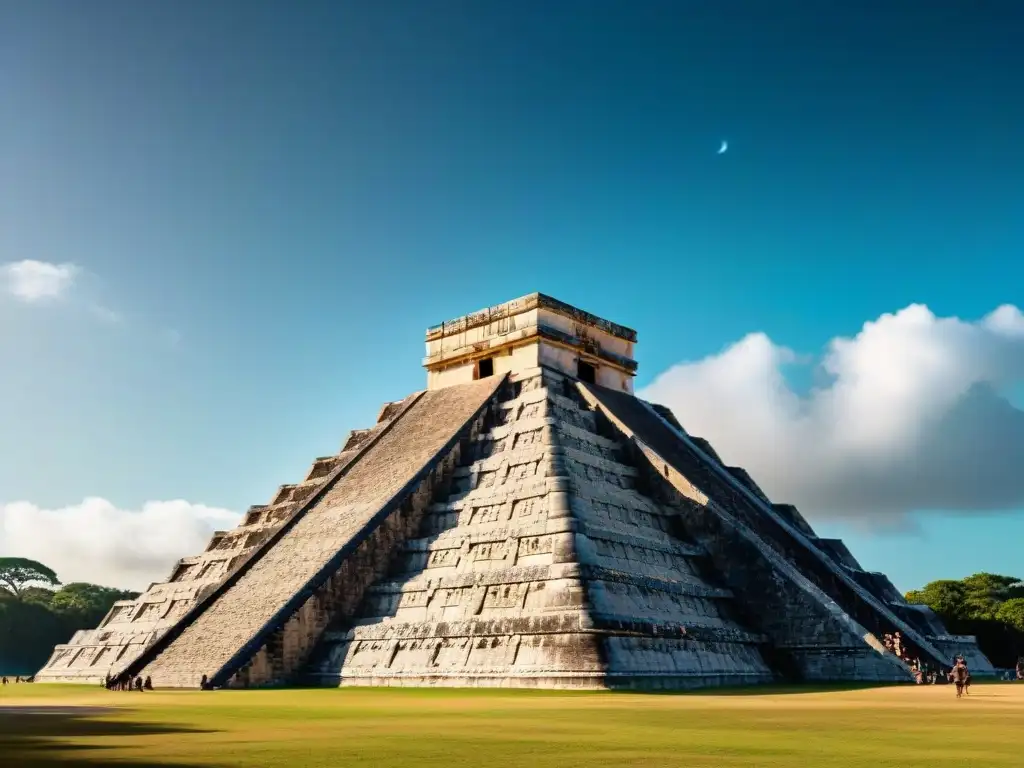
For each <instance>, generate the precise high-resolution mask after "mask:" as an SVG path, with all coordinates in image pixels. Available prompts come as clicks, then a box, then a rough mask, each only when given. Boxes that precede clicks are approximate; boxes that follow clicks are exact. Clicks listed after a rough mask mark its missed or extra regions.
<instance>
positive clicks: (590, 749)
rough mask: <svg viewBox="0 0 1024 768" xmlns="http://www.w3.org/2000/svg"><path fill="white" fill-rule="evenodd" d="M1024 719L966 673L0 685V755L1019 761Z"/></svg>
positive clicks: (638, 762)
mask: <svg viewBox="0 0 1024 768" xmlns="http://www.w3.org/2000/svg"><path fill="white" fill-rule="evenodd" d="M43 707H54V708H59V709H56V710H53V711H51V712H50V713H46V714H44V713H40V712H38V711H37V710H38V709H41V708H43ZM74 707H92V708H94V709H91V710H90V709H81V710H74V709H73V708H74ZM97 707H111V708H112V709H109V710H97V709H95V708H97ZM5 708H6V709H5ZM29 708H32V710H31V711H30V709H29ZM1022 729H1024V684H1008V683H1003V684H999V683H992V684H987V685H975V686H973V687H972V689H971V696H970V697H968V698H964V699H963V700H960V701H957V700H956V698H955V695H954V691H953V688H952V686H948V685H942V686H921V687H916V686H899V687H886V688H874V689H845V690H843V689H837V690H831V691H822V690H811V689H800V688H791V689H748V690H745V691H729V692H724V693H723V692H712V693H699V694H683V695H641V694H620V693H559V692H535V691H475V690H415V689H405V690H402V689H398V690H387V689H344V690H283V691H216V692H198V691H195V692H192V691H187V692H171V691H167V692H162V691H154V692H143V693H136V692H132V693H118V692H108V691H104V690H102V689H99V688H82V687H80V686H58V685H41V684H34V685H8V686H7V687H6V688H5V689H3V690H2V691H0V763H2V764H3V765H4V766H7V765H10V766H12V768H13V767H15V766H19V767H20V766H26V767H27V766H33V765H35V766H55V765H79V766H95V765H109V766H122V767H128V768H142V767H143V766H182V767H183V766H247V767H248V766H289V767H291V766H296V767H302V766H332V768H333V767H335V766H379V767H381V768H384V767H390V766H451V767H456V766H508V767H509V768H513V767H514V768H533V767H534V766H536V767H537V768H554V767H555V766H557V767H558V768H574V767H575V766H581V767H582V766H586V768H605V767H607V768H612V767H613V766H615V767H616V768H617V767H618V766H657V767H658V768H672V767H674V766H685V767H686V768H705V767H707V768H728V766H758V767H759V768H762V767H763V768H781V767H783V766H785V767H786V768H788V767H789V766H794V767H796V766H800V767H801V768H803V767H804V766H811V767H813V768H829V767H831V766H836V767H837V768H838V767H839V766H842V768H857V767H859V766H863V768H882V767H883V766H893V768H896V767H898V768H914V767H915V766H922V768H923V767H924V766H927V767H928V768H942V767H943V766H950V768H952V766H957V767H958V768H960V767H961V766H986V768H988V767H990V766H992V767H996V766H1013V767H1014V768H1020V766H1022V765H1024V741H1022V736H1024V730H1022Z"/></svg>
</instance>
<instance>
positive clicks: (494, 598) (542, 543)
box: [38, 294, 991, 689]
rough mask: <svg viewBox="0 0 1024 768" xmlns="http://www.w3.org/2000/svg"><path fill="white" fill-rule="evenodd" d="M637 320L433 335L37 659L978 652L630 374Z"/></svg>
mask: <svg viewBox="0 0 1024 768" xmlns="http://www.w3.org/2000/svg"><path fill="white" fill-rule="evenodd" d="M635 342H636V334H635V332H634V331H632V330H631V329H628V328H625V327H623V326H619V325H616V324H614V323H610V322H608V321H606V320H602V319H600V318H598V317H595V316H594V315H591V314H589V313H586V312H582V311H581V310H578V309H576V308H574V307H571V306H569V305H567V304H564V303H562V302H559V301H556V300H555V299H552V298H550V297H548V296H545V295H543V294H532V295H530V296H526V297H524V298H522V299H517V300H515V301H512V302H508V303H506V304H502V305H499V306H497V307H492V308H490V309H487V310H483V311H481V312H477V313H474V314H471V315H467V316H465V317H462V318H458V319H457V320H454V321H451V322H448V323H444V324H442V325H441V326H438V327H436V328H432V329H430V330H429V331H428V332H427V358H426V360H425V367H426V368H427V371H428V388H427V390H426V391H425V392H421V393H417V394H414V395H412V396H410V397H408V398H406V399H405V400H402V401H399V402H396V403H389V404H388V405H386V406H385V407H384V409H383V410H382V411H381V414H380V416H379V417H378V422H377V424H376V425H375V426H374V427H373V428H371V429H369V430H362V431H358V432H354V433H352V435H350V437H349V438H348V440H347V441H346V444H345V446H344V448H343V450H342V451H341V453H339V454H338V455H336V456H332V457H326V458H322V459H317V460H316V462H314V464H313V467H312V469H311V470H310V472H309V474H308V475H307V477H306V479H305V480H304V481H303V482H302V483H301V484H299V485H295V486H283V487H282V488H281V489H280V491H279V492H278V493H277V494H276V495H275V498H274V499H273V501H272V503H271V504H270V505H268V506H265V507H254V508H252V509H250V511H249V512H248V514H247V515H246V516H245V519H244V520H243V522H242V524H241V525H239V527H238V528H236V529H235V530H234V531H231V532H222V533H218V534H216V535H215V536H214V538H213V540H212V541H211V543H210V546H209V547H208V548H207V551H206V552H205V553H203V554H202V555H200V556H198V557H195V558H188V559H185V560H182V561H180V562H179V564H178V565H177V566H176V568H175V570H174V572H173V573H172V575H171V578H170V579H169V580H168V582H166V583H162V584H156V585H153V586H152V587H151V588H150V589H149V590H148V591H147V592H146V593H145V594H144V595H142V596H141V597H140V598H139V599H138V600H136V601H126V602H125V603H123V604H119V605H117V606H115V608H114V609H113V610H112V612H111V614H110V615H108V616H107V617H106V618H105V619H104V621H103V622H102V623H101V625H100V627H98V628H97V629H95V630H90V631H88V632H82V633H79V634H78V635H76V636H75V637H74V638H73V639H72V642H71V643H70V644H68V645H66V646H58V647H57V648H56V649H55V652H54V654H53V656H52V657H51V659H50V661H49V662H48V664H47V666H46V667H45V668H44V670H42V671H41V672H40V673H39V675H38V679H40V680H82V681H85V680H89V681H94V680H97V679H100V678H102V677H103V676H104V675H105V674H107V673H108V671H109V672H114V673H117V672H127V673H129V674H133V675H137V674H141V675H149V676H151V677H152V678H153V682H154V685H156V686H157V687H195V686H198V685H199V682H200V679H201V678H202V677H203V676H204V675H205V676H207V678H208V680H209V681H210V683H211V684H212V685H214V686H217V687H219V686H225V687H246V686H267V685H284V684H289V683H302V684H315V685H331V686H337V685H447V686H535V687H549V688H569V687H578V688H606V687H611V688H635V689H678V688H690V687H697V686H707V685H722V684H748V683H760V682H767V681H771V680H780V679H790V680H885V681H900V680H903V681H909V680H910V679H911V671H910V667H909V665H908V664H907V662H906V661H905V660H904V659H900V658H898V657H897V656H895V655H894V654H893V653H891V652H890V651H888V650H887V649H886V646H885V645H884V644H883V642H882V638H883V637H884V636H885V635H886V634H895V633H896V632H899V633H900V635H901V638H902V641H903V642H902V645H903V647H904V648H905V649H906V653H905V657H912V658H916V659H920V660H921V661H922V662H923V663H925V664H928V665H930V666H932V667H936V668H940V669H941V668H943V667H944V666H948V664H949V662H950V660H951V658H952V656H953V655H955V654H957V653H960V654H964V655H966V656H968V658H969V660H970V661H971V662H972V671H973V672H974V674H976V675H977V674H984V673H985V672H989V671H991V665H990V664H989V663H988V661H987V659H985V657H984V656H983V655H982V654H981V652H980V650H979V649H978V648H977V644H976V642H975V640H974V638H972V637H964V636H950V635H949V634H948V633H947V632H946V630H945V628H944V627H943V626H942V624H941V622H940V621H939V620H938V619H937V617H935V615H934V614H932V613H931V612H930V611H929V610H928V609H927V608H924V607H922V606H913V605H908V604H907V603H906V601H905V600H903V598H902V597H901V595H900V594H899V593H898V591H897V590H896V589H895V588H894V587H893V585H892V584H891V583H890V582H889V580H888V579H886V578H885V577H884V576H883V575H882V574H875V573H867V572H865V571H864V570H863V569H862V568H861V567H860V565H859V564H858V563H857V561H856V560H855V559H854V558H853V556H852V555H851V554H850V553H849V551H848V550H847V549H846V548H845V546H843V544H842V542H840V541H838V540H827V539H819V538H818V537H817V536H815V534H814V531H813V530H812V529H811V527H810V526H809V525H808V524H807V522H806V521H805V520H804V518H803V517H802V516H801V515H800V513H799V512H798V511H797V510H796V509H795V508H793V507H792V506H788V505H780V504H773V503H772V502H771V501H769V499H768V498H767V497H766V496H765V494H764V493H763V492H762V491H761V490H760V488H758V486H757V485H756V484H755V483H754V481H753V480H752V479H751V478H750V477H749V475H747V473H746V472H744V471H743V470H742V469H738V468H735V467H727V466H725V465H723V464H722V462H721V461H720V459H719V457H718V456H717V455H716V454H715V452H714V450H713V449H712V448H711V446H710V445H709V444H708V443H707V442H706V441H703V440H701V439H700V438H697V437H693V436H690V435H688V434H687V433H686V432H685V431H684V430H683V428H682V427H681V426H680V425H679V423H678V422H677V421H676V419H675V418H674V416H673V415H672V414H671V413H670V412H669V411H668V410H667V409H665V408H663V407H661V406H657V405H652V404H650V403H646V402H644V401H641V400H639V399H637V398H636V397H634V396H633V394H632V378H633V375H634V374H635V371H636V363H635V362H634V360H633V346H634V344H635Z"/></svg>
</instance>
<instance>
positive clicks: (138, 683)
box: [135, 675, 142, 691]
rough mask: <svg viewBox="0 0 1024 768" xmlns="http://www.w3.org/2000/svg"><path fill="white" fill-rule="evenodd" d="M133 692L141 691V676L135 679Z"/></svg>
mask: <svg viewBox="0 0 1024 768" xmlns="http://www.w3.org/2000/svg"><path fill="white" fill-rule="evenodd" d="M135 690H136V691H141V690H142V676H141V675H140V676H139V677H136V678H135Z"/></svg>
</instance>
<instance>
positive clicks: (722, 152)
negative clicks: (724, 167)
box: [717, 140, 729, 155]
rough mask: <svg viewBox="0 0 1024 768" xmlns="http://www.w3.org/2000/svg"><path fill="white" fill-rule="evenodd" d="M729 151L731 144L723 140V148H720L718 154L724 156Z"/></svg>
mask: <svg viewBox="0 0 1024 768" xmlns="http://www.w3.org/2000/svg"><path fill="white" fill-rule="evenodd" d="M728 150H729V142H728V141H724V140H723V141H722V146H720V147H719V148H718V153H717V154H719V155H724V154H725V153H726V152H727V151H728Z"/></svg>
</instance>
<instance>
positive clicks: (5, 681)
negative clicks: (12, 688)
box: [4, 675, 7, 685]
mask: <svg viewBox="0 0 1024 768" xmlns="http://www.w3.org/2000/svg"><path fill="white" fill-rule="evenodd" d="M4 685H7V675H4Z"/></svg>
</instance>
